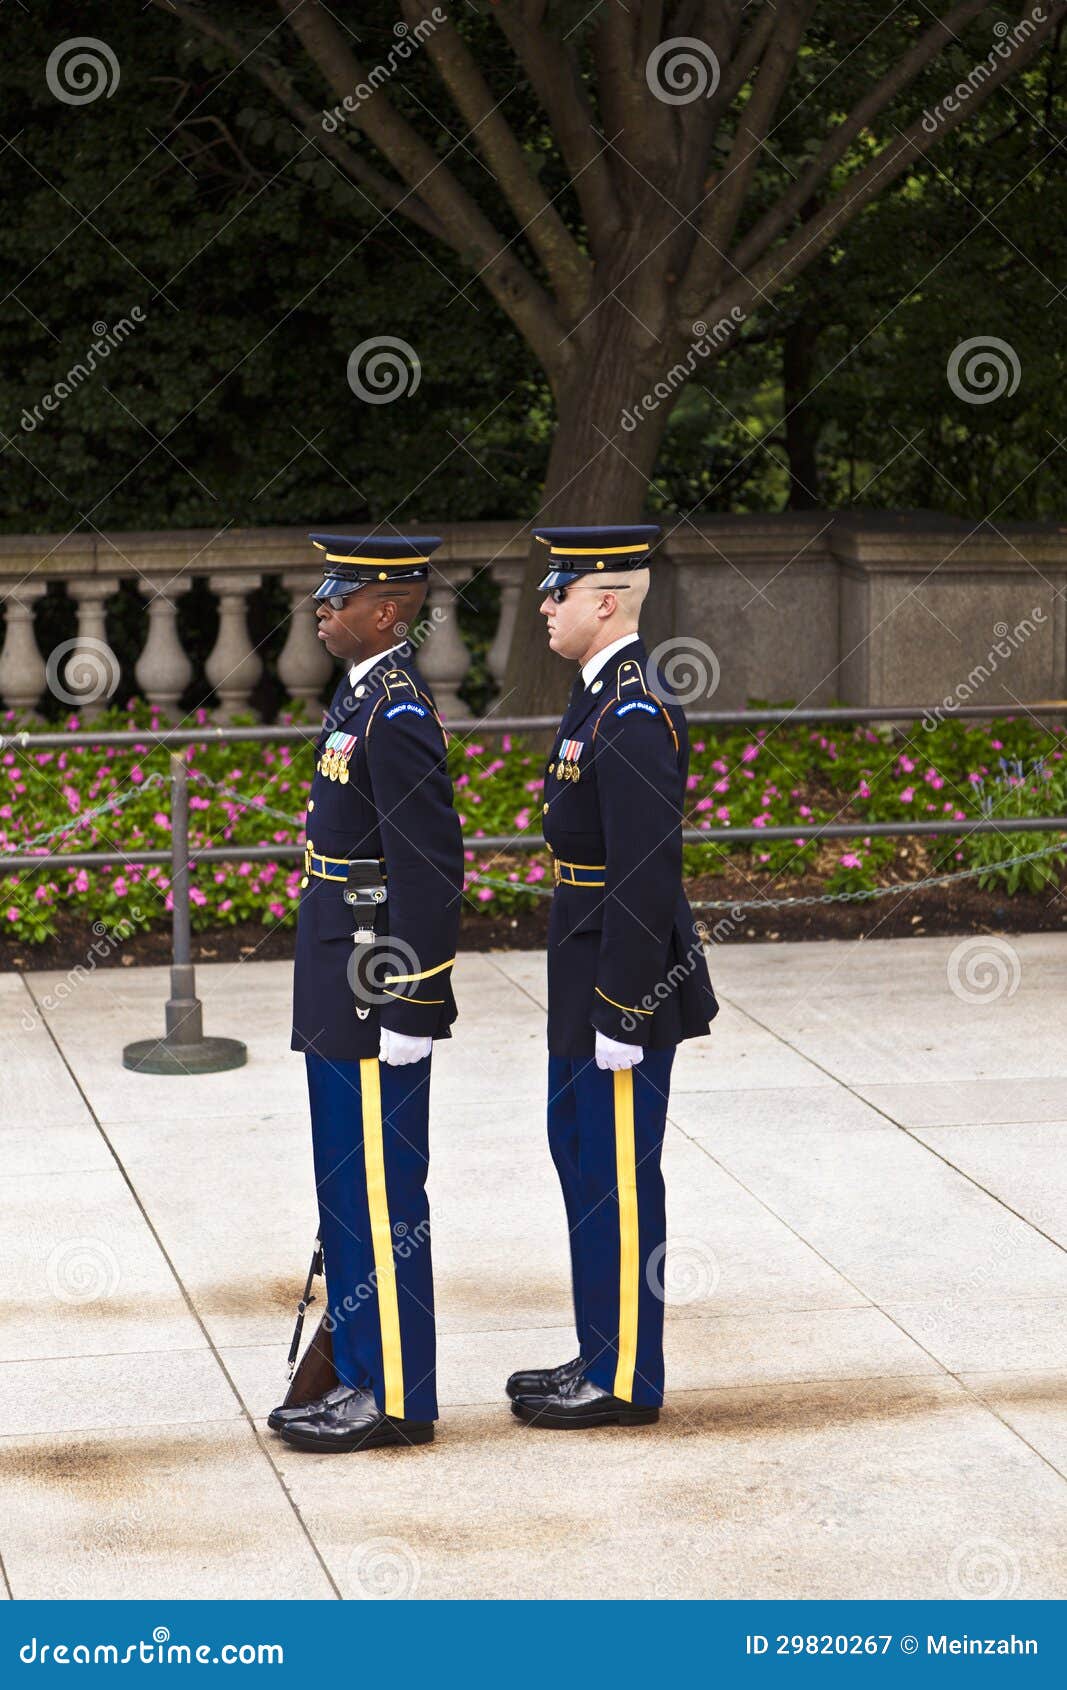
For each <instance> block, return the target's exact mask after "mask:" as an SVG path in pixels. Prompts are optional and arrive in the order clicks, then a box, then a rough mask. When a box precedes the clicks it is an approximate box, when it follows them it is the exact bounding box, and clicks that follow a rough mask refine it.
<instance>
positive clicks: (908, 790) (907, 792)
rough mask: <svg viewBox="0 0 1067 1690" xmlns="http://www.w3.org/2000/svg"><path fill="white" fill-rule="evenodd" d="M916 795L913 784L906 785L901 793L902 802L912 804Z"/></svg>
mask: <svg viewBox="0 0 1067 1690" xmlns="http://www.w3.org/2000/svg"><path fill="white" fill-rule="evenodd" d="M914 797H915V788H914V787H913V786H906V787H905V788H904V790H903V792H902V793H901V794H900V802H901V803H902V804H910V803H911V801H912V799H913V798H914Z"/></svg>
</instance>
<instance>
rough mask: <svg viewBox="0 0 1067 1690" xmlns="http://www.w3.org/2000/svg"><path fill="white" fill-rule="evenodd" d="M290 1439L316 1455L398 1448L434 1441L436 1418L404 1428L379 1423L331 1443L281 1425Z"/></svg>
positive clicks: (295, 1447)
mask: <svg viewBox="0 0 1067 1690" xmlns="http://www.w3.org/2000/svg"><path fill="white" fill-rule="evenodd" d="M278 1429H279V1431H280V1432H281V1435H282V1437H283V1438H284V1439H285V1441H286V1443H287V1444H289V1445H290V1446H291V1447H292V1448H293V1449H307V1450H311V1451H313V1452H314V1453H315V1454H316V1455H347V1454H349V1453H350V1452H351V1451H353V1450H358V1449H397V1448H402V1447H404V1446H406V1445H407V1444H432V1443H433V1421H432V1420H427V1421H425V1422H422V1421H416V1422H414V1423H412V1424H411V1425H407V1426H405V1427H404V1428H403V1429H401V1428H400V1427H399V1426H375V1427H374V1428H373V1429H372V1430H371V1431H369V1432H363V1433H362V1434H361V1433H358V1432H357V1433H356V1434H355V1435H354V1436H353V1437H351V1438H345V1439H344V1440H343V1441H342V1440H340V1439H334V1440H333V1441H331V1442H330V1443H326V1442H324V1440H323V1439H322V1438H316V1437H311V1436H309V1435H308V1434H307V1433H305V1432H294V1431H293V1430H292V1429H291V1427H288V1426H283V1427H279V1428H278Z"/></svg>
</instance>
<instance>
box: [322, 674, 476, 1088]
mask: <svg viewBox="0 0 1067 1690" xmlns="http://www.w3.org/2000/svg"><path fill="white" fill-rule="evenodd" d="M316 759H317V761H316V773H315V776H314V779H313V781H312V785H311V792H310V795H309V799H308V808H307V819H306V825H305V852H304V861H305V880H306V884H304V885H303V890H302V894H301V900H300V910H299V917H298V923H297V939H296V967H295V970H294V976H293V1033H292V1040H291V1048H292V1049H293V1050H300V1051H308V1050H310V1051H313V1052H315V1053H316V1054H317V1055H319V1056H324V1057H328V1058H333V1059H335V1060H356V1059H359V1060H362V1059H364V1058H367V1057H372V1056H377V1054H378V1045H379V1035H380V1029H381V1028H382V1027H387V1028H389V1030H390V1031H393V1032H398V1033H408V1034H410V1035H411V1036H412V1037H414V1038H418V1037H426V1036H430V1037H431V1038H434V1039H442V1038H449V1037H450V1036H451V1035H450V1033H449V1027H450V1026H451V1023H452V1022H453V1021H454V1020H455V1018H456V1003H455V998H454V997H453V995H452V984H451V980H452V972H451V971H452V964H453V963H454V961H455V957H456V941H457V937H458V934H459V919H460V905H461V900H462V894H463V844H462V836H461V830H460V824H459V818H458V816H457V815H456V812H455V809H454V808H453V803H452V781H451V778H450V776H449V773H448V769H447V767H446V763H445V735H444V730H443V728H442V727H441V724H440V720H439V718H438V716H437V713H436V711H435V709H434V704H433V699H432V697H431V695H430V693H429V691H428V690H427V688H426V685H425V682H424V681H423V680H422V679H421V677H420V676H419V673H418V671H417V669H416V667H415V663H414V659H413V657H412V653H411V649H410V647H408V646H401V647H400V648H399V649H398V650H396V651H393V652H389V653H387V654H385V656H384V657H383V660H382V663H381V664H380V665H378V666H376V667H375V668H374V669H372V670H371V671H370V673H369V674H368V675H366V676H365V677H364V678H363V680H362V682H360V683H359V685H357V686H356V687H355V688H353V686H352V684H351V681H350V680H349V677H348V674H347V672H346V673H345V675H344V676H343V677H342V680H341V682H340V683H339V685H338V687H337V691H336V692H335V694H334V698H333V702H332V704H331V706H330V709H329V711H328V712H327V715H326V719H325V721H324V724H323V730H322V733H321V734H320V736H319V740H318V743H317V747H316ZM331 771H332V775H333V778H331ZM361 857H362V858H378V859H379V860H380V861H381V862H382V863H383V864H384V868H385V875H386V888H387V892H388V898H387V901H386V903H385V905H384V907H383V908H384V915H383V913H382V912H379V917H378V925H377V928H376V931H377V932H378V933H379V934H380V933H383V932H384V933H387V934H388V935H389V939H390V941H391V944H390V945H389V946H388V947H387V948H386V949H385V951H384V956H385V959H386V962H385V964H384V965H382V966H380V967H378V968H377V969H376V970H375V972H374V976H373V978H374V991H373V996H374V997H375V998H376V999H379V1000H380V1001H378V1002H375V1003H374V1004H373V1005H372V1007H371V1010H370V1013H369V1015H368V1016H367V1017H366V1018H365V1019H361V1018H360V1017H358V1016H357V1015H356V1012H355V1001H354V997H353V991H352V985H351V983H350V975H349V969H350V964H351V961H352V955H353V943H352V934H353V930H354V927H355V921H354V919H353V915H352V912H351V910H350V909H349V908H348V906H347V905H346V904H345V902H344V900H343V897H342V894H343V891H344V885H345V879H346V870H345V868H344V866H343V860H344V859H350V860H351V859H356V858H361ZM316 869H318V870H319V871H320V872H319V873H316V872H314V871H315V870H316ZM323 870H325V871H326V872H327V874H328V875H329V878H322V877H321V871H323Z"/></svg>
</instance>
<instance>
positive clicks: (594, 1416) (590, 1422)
mask: <svg viewBox="0 0 1067 1690" xmlns="http://www.w3.org/2000/svg"><path fill="white" fill-rule="evenodd" d="M511 1412H512V1414H514V1415H516V1416H517V1417H518V1419H520V1420H522V1421H525V1423H526V1424H527V1425H528V1426H545V1427H547V1428H548V1430H549V1431H552V1432H570V1431H584V1430H585V1429H586V1428H587V1427H589V1426H651V1425H652V1424H653V1422H654V1421H656V1420H658V1419H659V1409H658V1408H617V1409H613V1410H612V1411H611V1412H610V1413H609V1414H598V1413H595V1412H594V1413H591V1414H581V1415H579V1414H557V1413H555V1411H554V1410H552V1409H550V1408H526V1407H525V1406H524V1405H523V1404H522V1403H519V1402H513V1403H512V1405H511Z"/></svg>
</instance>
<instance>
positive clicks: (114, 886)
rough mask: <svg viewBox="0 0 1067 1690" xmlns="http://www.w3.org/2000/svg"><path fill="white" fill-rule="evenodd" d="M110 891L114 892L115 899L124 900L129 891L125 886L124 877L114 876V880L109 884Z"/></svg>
mask: <svg viewBox="0 0 1067 1690" xmlns="http://www.w3.org/2000/svg"><path fill="white" fill-rule="evenodd" d="M111 890H112V891H113V892H114V894H115V896H116V898H124V897H125V896H126V893H127V892H128V891H129V887H128V886H127V884H126V877H125V875H122V874H117V875H116V876H115V878H114V880H113V881H112V882H111Z"/></svg>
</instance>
